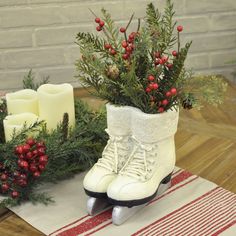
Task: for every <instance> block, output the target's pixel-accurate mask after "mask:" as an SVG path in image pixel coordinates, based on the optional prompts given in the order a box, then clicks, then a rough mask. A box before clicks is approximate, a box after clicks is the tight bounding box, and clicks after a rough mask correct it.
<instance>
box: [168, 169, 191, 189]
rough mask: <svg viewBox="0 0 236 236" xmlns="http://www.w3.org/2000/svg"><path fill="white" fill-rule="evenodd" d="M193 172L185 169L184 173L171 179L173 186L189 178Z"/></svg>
mask: <svg viewBox="0 0 236 236" xmlns="http://www.w3.org/2000/svg"><path fill="white" fill-rule="evenodd" d="M192 175H193V174H192V173H190V172H188V171H186V170H185V171H183V172H182V173H180V174H178V175H177V176H175V177H174V178H172V179H171V186H175V185H176V184H178V183H180V182H182V181H183V180H185V179H187V178H189V177H190V176H192Z"/></svg>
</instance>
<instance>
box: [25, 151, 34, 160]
mask: <svg viewBox="0 0 236 236" xmlns="http://www.w3.org/2000/svg"><path fill="white" fill-rule="evenodd" d="M25 157H26V158H27V159H32V158H33V153H32V152H27V153H26V155H25Z"/></svg>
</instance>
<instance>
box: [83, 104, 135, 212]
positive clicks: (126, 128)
mask: <svg viewBox="0 0 236 236" xmlns="http://www.w3.org/2000/svg"><path fill="white" fill-rule="evenodd" d="M106 109H107V126H108V128H107V130H106V131H107V133H108V135H109V140H108V142H107V145H106V147H105V148H104V150H103V153H102V157H101V158H100V159H99V160H98V162H97V163H96V164H95V165H94V166H93V167H92V169H91V170H90V171H89V172H88V173H87V174H86V176H85V178H84V181H83V185H84V190H85V192H86V194H87V195H88V196H89V197H90V198H89V199H88V201H87V211H88V213H89V214H90V215H93V214H95V213H97V212H99V211H100V210H102V209H104V208H105V207H107V206H108V201H107V188H108V185H109V184H110V183H111V182H112V181H113V180H114V179H115V178H116V177H117V174H118V172H119V171H120V169H121V168H122V167H123V166H124V164H125V161H126V160H127V159H128V156H129V154H130V150H131V148H132V144H131V140H130V137H131V109H132V108H131V107H128V106H114V105H111V104H107V105H106Z"/></svg>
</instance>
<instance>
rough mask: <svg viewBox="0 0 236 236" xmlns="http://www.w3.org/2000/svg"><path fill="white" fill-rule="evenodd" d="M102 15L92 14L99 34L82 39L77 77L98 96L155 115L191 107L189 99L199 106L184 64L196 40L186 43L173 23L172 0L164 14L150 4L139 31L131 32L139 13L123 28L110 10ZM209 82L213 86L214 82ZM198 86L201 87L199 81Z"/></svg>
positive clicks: (80, 38) (104, 11) (79, 37)
mask: <svg viewBox="0 0 236 236" xmlns="http://www.w3.org/2000/svg"><path fill="white" fill-rule="evenodd" d="M90 11H91V10H90ZM91 12H92V11H91ZM101 13H102V16H101V17H98V16H97V15H96V14H95V13H94V12H92V14H93V15H94V17H95V22H96V23H97V24H98V25H97V27H96V30H97V31H98V33H99V34H100V35H94V34H92V33H78V35H77V44H78V45H79V46H80V50H81V54H82V57H81V59H79V60H78V61H77V62H76V67H77V71H78V76H77V77H78V78H79V79H80V81H82V83H83V85H84V86H92V87H93V88H94V89H95V93H94V94H95V95H96V96H98V97H100V98H102V99H104V100H107V101H109V102H110V103H113V104H117V105H128V106H135V107H138V108H140V109H141V110H142V111H144V112H146V113H152V114H155V113H162V112H164V111H167V110H168V109H172V108H173V107H176V106H179V105H182V106H183V107H184V108H186V103H183V102H184V100H185V99H187V100H189V99H190V98H191V101H194V102H195V103H197V102H198V101H199V100H200V99H198V98H197V97H195V96H197V95H198V94H196V93H195V94H193V93H191V96H189V92H188V90H187V87H188V84H189V81H190V80H191V79H192V74H191V73H190V72H189V71H187V70H186V69H185V67H184V62H185V60H186V58H187V54H188V51H189V49H190V47H191V42H187V43H186V44H185V45H183V46H182V45H181V40H180V38H181V37H180V36H181V32H182V31H183V27H182V26H181V25H179V26H177V22H175V21H174V19H173V17H174V15H175V12H174V6H173V4H172V2H171V0H166V7H165V10H164V12H163V13H162V14H161V13H160V12H159V10H158V9H156V8H155V6H154V5H153V4H152V3H150V4H148V5H147V9H146V17H145V18H144V20H143V21H142V22H141V20H140V19H139V20H138V22H137V30H136V31H135V32H130V33H128V31H129V25H130V23H131V22H132V20H133V17H134V15H131V17H130V20H129V22H128V24H127V25H126V26H125V27H121V28H120V29H119V28H117V27H116V26H115V24H114V21H113V20H112V18H111V15H110V14H109V13H108V12H107V11H106V10H105V9H102V11H101ZM141 23H142V26H140V25H141ZM176 26H177V27H176ZM207 84H208V85H209V86H211V84H210V81H209V83H207ZM194 85H195V86H196V89H197V88H198V87H199V85H200V83H199V84H198V83H194ZM218 88H221V85H219V86H218ZM208 95H209V96H210V95H211V94H209V93H208ZM209 100H211V99H208V101H209ZM188 107H190V106H188Z"/></svg>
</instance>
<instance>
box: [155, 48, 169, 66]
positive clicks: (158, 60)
mask: <svg viewBox="0 0 236 236" xmlns="http://www.w3.org/2000/svg"><path fill="white" fill-rule="evenodd" d="M168 60H169V58H168V57H167V56H164V55H161V53H160V52H158V51H157V52H155V53H154V64H155V66H158V65H165V66H166V67H167V68H169V69H171V68H172V67H173V64H172V63H170V62H169V61H168Z"/></svg>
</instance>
